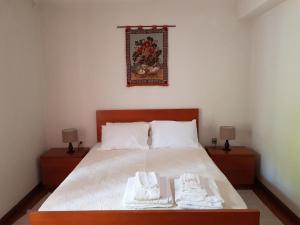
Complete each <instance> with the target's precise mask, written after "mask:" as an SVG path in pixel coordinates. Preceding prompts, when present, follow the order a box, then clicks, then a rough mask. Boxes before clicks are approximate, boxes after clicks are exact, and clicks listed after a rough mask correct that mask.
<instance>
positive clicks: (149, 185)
mask: <svg viewBox="0 0 300 225" xmlns="http://www.w3.org/2000/svg"><path fill="white" fill-rule="evenodd" d="M159 186H160V184H159V176H158V175H157V174H156V173H155V172H136V174H135V186H134V198H135V200H141V201H143V200H155V199H159V198H160V187H159Z"/></svg>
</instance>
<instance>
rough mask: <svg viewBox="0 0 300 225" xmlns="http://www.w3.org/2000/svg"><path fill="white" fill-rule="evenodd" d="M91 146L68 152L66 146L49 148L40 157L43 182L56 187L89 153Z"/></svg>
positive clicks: (52, 187)
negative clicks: (71, 152)
mask: <svg viewBox="0 0 300 225" xmlns="http://www.w3.org/2000/svg"><path fill="white" fill-rule="evenodd" d="M88 151H89V148H80V149H79V150H78V149H76V150H75V153H73V154H68V153H67V149H66V148H52V149H49V150H48V151H47V152H46V153H44V154H43V155H42V156H41V157H40V169H41V178H42V183H43V185H44V186H45V187H46V188H49V189H54V188H56V187H57V186H58V185H59V184H60V183H61V182H62V181H63V180H64V179H65V178H66V177H67V176H68V175H69V174H70V173H71V172H72V170H73V169H74V168H75V167H76V166H77V165H78V163H79V162H80V161H81V160H82V159H83V157H84V156H85V155H86V154H87V153H88Z"/></svg>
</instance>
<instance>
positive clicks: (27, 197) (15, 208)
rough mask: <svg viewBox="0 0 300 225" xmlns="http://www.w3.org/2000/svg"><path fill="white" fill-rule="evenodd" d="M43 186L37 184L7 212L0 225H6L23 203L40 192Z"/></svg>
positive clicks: (0, 220)
mask: <svg viewBox="0 0 300 225" xmlns="http://www.w3.org/2000/svg"><path fill="white" fill-rule="evenodd" d="M42 188H43V186H42V184H41V183H39V184H37V185H36V186H35V187H34V188H33V189H32V190H31V191H30V192H29V193H28V194H27V195H26V196H25V197H24V198H23V199H22V200H21V201H19V202H18V203H17V204H16V205H15V206H14V207H13V208H12V209H11V210H9V211H8V212H7V213H6V214H5V215H4V216H3V217H2V218H1V219H0V225H6V224H8V221H9V220H10V218H11V217H12V216H13V215H14V214H15V213H16V212H17V211H18V210H19V209H21V208H23V206H24V205H25V202H27V201H28V199H30V198H32V197H33V196H34V195H36V193H38V192H39V191H40V190H42Z"/></svg>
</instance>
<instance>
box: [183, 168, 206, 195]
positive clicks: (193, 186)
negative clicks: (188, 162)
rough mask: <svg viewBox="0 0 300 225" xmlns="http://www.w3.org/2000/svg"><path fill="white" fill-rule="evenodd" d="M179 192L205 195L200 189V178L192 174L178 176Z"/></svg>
mask: <svg viewBox="0 0 300 225" xmlns="http://www.w3.org/2000/svg"><path fill="white" fill-rule="evenodd" d="M180 182H181V186H182V187H181V191H182V192H187V193H199V192H200V193H201V194H205V191H204V190H203V188H202V187H201V182H200V177H199V175H197V174H193V173H184V174H182V175H181V176H180Z"/></svg>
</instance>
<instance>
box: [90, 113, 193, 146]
mask: <svg viewBox="0 0 300 225" xmlns="http://www.w3.org/2000/svg"><path fill="white" fill-rule="evenodd" d="M194 119H195V120H196V121H197V128H198V127H199V109H195V108H194V109H127V110H97V111H96V122H97V140H98V142H101V136H102V135H101V134H102V129H101V128H102V127H101V126H102V125H105V124H106V123H107V122H112V123H113V122H121V123H122V122H123V123H124V122H137V121H144V122H151V121H153V120H175V121H191V120H194Z"/></svg>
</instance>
